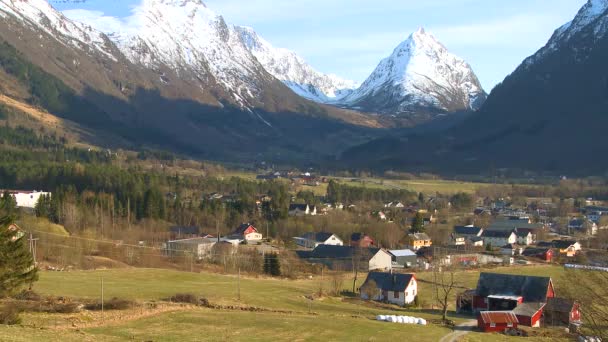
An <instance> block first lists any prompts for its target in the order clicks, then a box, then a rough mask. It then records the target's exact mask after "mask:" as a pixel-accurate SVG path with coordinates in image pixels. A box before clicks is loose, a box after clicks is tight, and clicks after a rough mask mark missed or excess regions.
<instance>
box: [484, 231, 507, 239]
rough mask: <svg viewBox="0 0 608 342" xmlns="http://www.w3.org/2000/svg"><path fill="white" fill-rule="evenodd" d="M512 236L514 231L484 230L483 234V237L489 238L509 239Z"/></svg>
mask: <svg viewBox="0 0 608 342" xmlns="http://www.w3.org/2000/svg"><path fill="white" fill-rule="evenodd" d="M511 234H513V231H511V230H484V231H483V233H481V236H482V237H489V238H509V237H510V236H511Z"/></svg>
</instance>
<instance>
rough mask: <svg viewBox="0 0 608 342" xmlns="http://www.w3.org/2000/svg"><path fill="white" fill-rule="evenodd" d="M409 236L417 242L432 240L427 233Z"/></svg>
mask: <svg viewBox="0 0 608 342" xmlns="http://www.w3.org/2000/svg"><path fill="white" fill-rule="evenodd" d="M408 236H409V237H410V238H413V239H416V240H430V239H431V238H430V237H429V236H428V235H426V233H413V234H408Z"/></svg>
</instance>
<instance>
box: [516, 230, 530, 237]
mask: <svg viewBox="0 0 608 342" xmlns="http://www.w3.org/2000/svg"><path fill="white" fill-rule="evenodd" d="M515 235H517V236H518V237H527V236H528V235H530V231H529V230H517V231H516V232H515Z"/></svg>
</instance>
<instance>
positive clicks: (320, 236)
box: [302, 232, 334, 242]
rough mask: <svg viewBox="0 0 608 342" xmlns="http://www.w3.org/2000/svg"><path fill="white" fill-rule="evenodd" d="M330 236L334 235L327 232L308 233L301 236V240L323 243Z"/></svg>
mask: <svg viewBox="0 0 608 342" xmlns="http://www.w3.org/2000/svg"><path fill="white" fill-rule="evenodd" d="M332 235H334V234H333V233H327V232H319V233H314V232H308V233H305V234H304V235H302V238H304V239H307V240H312V241H316V242H325V241H327V239H329V238H330V237H331V236H332Z"/></svg>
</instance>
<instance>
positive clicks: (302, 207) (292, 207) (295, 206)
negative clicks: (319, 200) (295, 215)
mask: <svg viewBox="0 0 608 342" xmlns="http://www.w3.org/2000/svg"><path fill="white" fill-rule="evenodd" d="M306 207H308V204H297V203H292V204H290V205H289V210H290V211H291V210H296V209H299V210H302V211H306Z"/></svg>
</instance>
